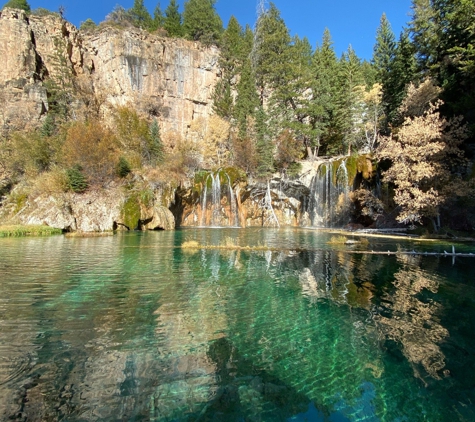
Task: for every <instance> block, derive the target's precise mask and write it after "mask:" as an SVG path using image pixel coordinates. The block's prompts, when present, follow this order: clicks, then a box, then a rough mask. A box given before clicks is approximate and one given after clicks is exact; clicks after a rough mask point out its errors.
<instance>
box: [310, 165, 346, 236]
mask: <svg viewBox="0 0 475 422" xmlns="http://www.w3.org/2000/svg"><path fill="white" fill-rule="evenodd" d="M349 210H350V187H349V180H348V170H347V168H346V160H343V161H341V162H338V161H329V162H324V163H321V164H320V165H319V167H318V168H317V171H316V173H315V175H314V176H313V178H312V181H311V183H310V195H309V200H308V205H307V213H308V216H309V218H310V225H311V226H312V227H338V226H343V225H345V224H347V223H348V220H349Z"/></svg>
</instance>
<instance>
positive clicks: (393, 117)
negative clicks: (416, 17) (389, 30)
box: [384, 30, 417, 126]
mask: <svg viewBox="0 0 475 422" xmlns="http://www.w3.org/2000/svg"><path fill="white" fill-rule="evenodd" d="M416 75H417V63H416V58H415V56H414V46H413V44H412V43H411V41H410V39H409V34H408V31H407V30H406V31H403V32H401V35H400V37H399V42H398V43H397V46H396V52H395V55H394V60H393V62H392V63H391V66H390V69H389V77H388V80H387V83H386V86H385V88H384V89H385V91H386V92H385V95H386V97H385V98H386V101H385V104H384V106H385V114H386V119H387V122H388V123H389V124H390V125H391V126H399V124H400V123H402V122H401V121H400V120H399V119H400V116H399V113H398V109H399V107H400V106H401V103H402V101H403V99H404V97H405V96H406V90H407V86H408V85H409V84H410V83H411V82H414V80H415V79H416Z"/></svg>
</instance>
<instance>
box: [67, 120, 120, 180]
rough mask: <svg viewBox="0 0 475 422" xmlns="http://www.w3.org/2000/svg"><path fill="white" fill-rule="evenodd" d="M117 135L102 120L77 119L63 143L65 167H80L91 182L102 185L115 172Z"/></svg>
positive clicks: (68, 130)
mask: <svg viewBox="0 0 475 422" xmlns="http://www.w3.org/2000/svg"><path fill="white" fill-rule="evenodd" d="M116 143H117V141H116V139H115V137H114V134H113V133H112V132H111V131H110V130H109V129H107V128H105V127H104V125H103V124H102V123H101V122H99V121H95V120H93V121H89V122H75V123H73V124H72V125H71V126H70V127H69V128H68V129H67V132H66V140H65V142H64V144H63V154H62V155H63V157H62V158H63V161H64V165H65V167H67V168H68V167H69V168H79V169H81V171H82V172H83V173H84V174H85V175H86V177H87V180H88V182H89V184H91V185H102V184H103V183H104V182H106V181H107V180H110V178H111V177H113V176H114V174H115V169H116V166H117V162H118V154H117V148H116Z"/></svg>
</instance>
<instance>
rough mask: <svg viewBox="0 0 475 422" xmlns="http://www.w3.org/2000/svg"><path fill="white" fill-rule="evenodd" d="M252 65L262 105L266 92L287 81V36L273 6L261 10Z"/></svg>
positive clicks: (277, 12)
mask: <svg viewBox="0 0 475 422" xmlns="http://www.w3.org/2000/svg"><path fill="white" fill-rule="evenodd" d="M254 38H255V39H254V46H253V47H254V48H253V51H252V64H253V66H254V72H255V75H256V81H257V87H258V90H259V96H260V99H261V104H263V103H264V97H265V96H266V95H267V94H266V89H269V90H271V91H272V90H273V89H275V88H278V87H279V86H282V85H284V84H285V83H287V82H288V80H289V78H288V61H289V45H290V35H289V31H288V29H287V27H286V25H285V22H284V20H283V19H282V18H281V17H280V12H279V11H278V10H277V8H276V7H275V5H274V4H273V3H271V4H270V8H269V10H266V11H262V12H261V14H260V16H259V18H258V20H257V24H256V31H255V37H254Z"/></svg>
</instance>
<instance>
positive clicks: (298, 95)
mask: <svg viewBox="0 0 475 422" xmlns="http://www.w3.org/2000/svg"><path fill="white" fill-rule="evenodd" d="M312 55H313V52H312V47H311V45H310V43H309V41H308V39H307V38H303V39H300V38H299V37H298V36H295V37H294V38H293V41H292V44H291V46H290V49H289V62H288V76H287V77H288V81H287V83H286V84H285V85H283V86H281V87H279V89H276V90H275V95H272V103H274V104H275V103H276V102H277V104H278V106H280V107H281V112H280V113H279V114H280V116H279V117H280V119H281V122H280V124H279V126H280V127H279V128H278V132H282V129H285V128H288V129H291V131H290V132H289V131H287V132H288V134H291V135H289V136H284V137H283V138H281V139H291V138H292V142H294V141H295V140H298V141H300V143H301V144H302V145H301V147H302V148H303V145H305V146H307V147H308V145H310V143H311V142H312V140H313V139H314V138H315V133H314V128H313V127H312V126H311V125H310V124H309V117H310V110H309V107H308V105H309V94H308V90H309V87H310V85H311V78H312ZM294 143H295V142H294Z"/></svg>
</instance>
